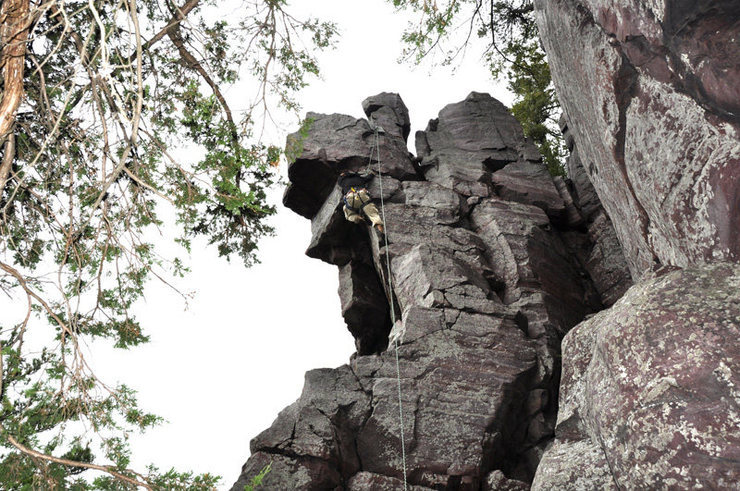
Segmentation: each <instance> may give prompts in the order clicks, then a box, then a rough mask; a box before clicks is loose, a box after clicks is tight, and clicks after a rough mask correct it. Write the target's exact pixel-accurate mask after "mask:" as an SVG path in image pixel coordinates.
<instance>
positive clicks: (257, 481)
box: [244, 464, 272, 491]
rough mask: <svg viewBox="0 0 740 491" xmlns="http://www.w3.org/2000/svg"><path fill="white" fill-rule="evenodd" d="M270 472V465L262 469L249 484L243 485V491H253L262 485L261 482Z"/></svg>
mask: <svg viewBox="0 0 740 491" xmlns="http://www.w3.org/2000/svg"><path fill="white" fill-rule="evenodd" d="M271 470H272V464H267V465H266V466H265V467H263V468H262V470H261V471H259V473H258V474H257V475H256V476H254V477H253V478H252V480H251V481H250V482H249V484H245V485H244V491H254V490H255V489H257V488H258V487H260V486H261V485H262V480H263V479H264V478H265V476H267V474H269V473H270V471H271Z"/></svg>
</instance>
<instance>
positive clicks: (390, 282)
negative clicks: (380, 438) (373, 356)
mask: <svg viewBox="0 0 740 491" xmlns="http://www.w3.org/2000/svg"><path fill="white" fill-rule="evenodd" d="M374 130H375V131H374V132H375V141H374V146H375V149H374V150H375V156H376V158H377V160H378V183H379V185H380V213H381V219H382V220H383V225H384V227H385V233H384V234H383V240H384V241H385V264H386V267H387V274H386V276H387V277H388V295H389V297H390V303H391V322H393V323H395V322H396V308H395V302H394V301H393V280H392V278H391V255H390V251H389V250H388V233H389V231H388V222H386V221H385V201H384V198H383V170H382V168H381V165H380V143H379V138H378V133H379V132H380V131H382V129H381V128H380V127H379V126H377V125H374ZM379 130H380V131H379ZM383 133H385V131H383ZM372 158H373V147H372V146H371V147H370V157H369V158H368V163H367V165H368V167H370V165H371V163H372ZM363 206H364V204H363ZM393 347H394V349H395V352H396V383H397V385H398V419H399V423H400V427H401V463H402V465H403V489H404V491H406V490H407V489H408V484H407V479H406V441H405V439H404V435H403V433H404V432H403V403H402V400H401V365H400V363H399V361H398V337H395V338H394V339H393Z"/></svg>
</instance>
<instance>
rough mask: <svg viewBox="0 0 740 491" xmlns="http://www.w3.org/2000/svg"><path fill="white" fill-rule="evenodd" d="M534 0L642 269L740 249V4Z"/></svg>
mask: <svg viewBox="0 0 740 491" xmlns="http://www.w3.org/2000/svg"><path fill="white" fill-rule="evenodd" d="M534 3H535V8H536V17H537V23H538V26H539V29H540V33H541V35H542V42H543V44H544V46H545V49H546V51H547V54H548V60H549V63H550V68H551V71H552V76H553V82H554V84H555V87H556V89H557V93H558V99H559V100H560V102H561V104H562V106H563V109H564V111H565V113H566V114H567V115H568V122H569V125H570V127H571V129H572V131H573V134H574V137H575V141H576V143H577V144H578V152H579V154H580V155H581V158H582V160H583V162H584V167H585V168H586V170H587V171H588V175H589V178H590V180H591V182H592V183H593V185H594V187H595V189H596V191H597V192H598V194H599V197H600V198H601V202H602V203H603V205H604V208H605V209H606V211H607V213H608V215H609V216H610V218H611V220H612V221H613V223H614V227H615V229H616V232H617V236H618V237H619V242H620V243H621V245H622V247H623V249H624V252H625V255H626V259H627V262H628V264H629V267H630V270H631V272H632V276H633V278H635V279H639V278H642V277H643V276H644V275H645V274H647V273H649V272H650V271H651V270H653V269H656V268H658V267H660V266H662V265H677V266H686V265H689V264H697V263H703V262H710V261H718V260H731V261H738V260H740V213H738V212H737V210H738V209H739V208H740V137H739V135H740V133H739V131H740V110H739V109H740V106H739V104H740V102H738V101H740V93H739V92H738V90H740V89H738V84H737V80H738V78H740V50H739V49H738V48H737V39H738V37H740V7H739V6H738V3H737V2H736V1H732V0H723V1H709V0H701V1H697V2H689V1H685V0H658V1H653V2H627V1H620V2H611V1H605V0H576V1H574V0H547V1H546V0H535V2H534Z"/></svg>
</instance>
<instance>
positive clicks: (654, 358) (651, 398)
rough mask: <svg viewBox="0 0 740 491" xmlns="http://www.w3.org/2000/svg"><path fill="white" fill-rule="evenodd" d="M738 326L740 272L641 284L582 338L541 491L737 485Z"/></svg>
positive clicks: (705, 270) (572, 353) (572, 346)
mask: <svg viewBox="0 0 740 491" xmlns="http://www.w3.org/2000/svg"><path fill="white" fill-rule="evenodd" d="M738 326H740V265H737V264H731V263H718V264H714V265H709V266H704V267H702V268H691V269H686V270H679V271H674V272H671V273H668V274H665V275H664V276H662V277H659V278H656V279H653V280H650V281H647V282H644V283H642V284H639V285H636V286H634V287H632V288H631V289H630V290H629V291H628V292H627V293H626V294H625V295H624V296H623V297H622V299H620V300H619V301H618V302H617V303H616V304H614V306H613V307H611V308H610V309H609V310H606V311H603V312H600V313H599V314H597V315H595V316H594V317H592V318H591V319H589V320H587V321H585V322H583V323H581V324H580V325H579V326H578V327H576V328H575V329H573V330H572V331H571V332H570V333H569V334H568V335H567V336H566V337H565V339H564V341H563V360H564V364H563V376H562V382H561V389H560V409H559V414H558V424H557V429H556V435H557V440H556V443H555V445H554V446H553V447H552V448H550V449H549V450H548V451H547V452H546V453H545V456H544V459H543V461H542V464H541V466H540V467H539V469H538V471H537V476H536V478H535V486H534V487H535V488H536V489H552V486H555V487H557V488H558V489H582V488H583V487H587V488H602V487H605V486H606V485H607V483H608V486H609V487H618V488H619V489H655V488H659V487H669V488H676V489H730V488H733V487H736V486H737V483H738V482H740V393H738V389H737V388H738V387H740V336H738ZM585 469H587V470H588V472H587V473H585V472H584V470H585ZM579 482H581V483H582V482H585V483H587V485H586V486H580V485H579V484H578V483H579Z"/></svg>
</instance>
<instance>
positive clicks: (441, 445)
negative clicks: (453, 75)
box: [235, 93, 631, 489]
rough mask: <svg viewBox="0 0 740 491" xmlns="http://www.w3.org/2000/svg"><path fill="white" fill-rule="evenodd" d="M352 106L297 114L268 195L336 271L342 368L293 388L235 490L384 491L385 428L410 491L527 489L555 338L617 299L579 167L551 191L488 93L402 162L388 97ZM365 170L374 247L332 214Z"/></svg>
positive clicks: (619, 281)
mask: <svg viewBox="0 0 740 491" xmlns="http://www.w3.org/2000/svg"><path fill="white" fill-rule="evenodd" d="M363 107H364V109H365V112H366V114H367V115H368V118H369V119H368V120H364V119H361V120H356V119H354V118H351V117H349V116H343V115H321V114H312V113H309V115H308V119H309V120H310V121H311V123H310V125H309V126H308V130H307V131H305V132H303V133H298V134H295V135H292V136H291V137H290V138H289V140H290V144H289V146H291V147H299V148H300V153H299V154H297V158H296V160H295V161H294V162H293V163H292V164H291V165H290V168H289V177H290V180H291V184H290V186H289V187H288V189H287V190H286V193H285V198H284V203H285V205H286V206H288V207H289V208H291V209H293V210H294V211H296V212H297V213H300V214H301V215H303V216H305V217H307V218H310V219H311V222H312V231H313V237H312V240H311V243H310V245H309V247H308V250H307V254H308V255H309V256H311V257H315V258H318V259H321V260H323V261H326V262H329V263H331V264H335V265H337V266H338V269H339V295H340V298H341V303H342V313H343V316H344V319H345V321H346V322H347V327H348V328H349V330H350V332H352V333H353V335H354V336H355V339H356V344H357V354H356V355H355V356H354V357H353V359H352V360H351V362H350V364H348V365H345V366H343V367H340V368H338V369H334V370H317V371H313V372H309V373H308V374H307V375H306V386H305V388H304V392H303V394H302V395H301V397H300V399H299V400H298V401H297V402H296V403H295V404H293V405H292V406H290V407H288V408H287V409H285V410H284V411H283V412H282V413H281V414H280V415H279V416H278V418H277V420H276V421H275V423H274V424H273V426H272V427H271V428H270V429H268V430H266V431H265V432H263V433H262V434H261V435H259V436H258V437H256V438H255V439H254V440H253V441H252V445H251V447H252V457H251V458H250V459H249V461H248V462H247V464H246V465H245V467H244V470H243V474H242V478H240V480H239V481H238V482H237V484H236V485H235V489H238V488H239V487H240V486H241V485H243V483H245V482H247V479H248V477H249V476H250V475H253V474H254V473H255V472H256V471H258V470H259V469H260V468H261V467H262V466H264V465H265V464H267V463H268V462H272V469H273V470H272V472H271V473H270V474H269V475H268V478H267V480H266V481H265V483H266V486H267V487H268V488H271V489H334V488H337V489H368V488H373V489H396V488H398V486H399V483H400V482H401V481H399V479H401V478H402V462H401V431H403V435H404V440H405V445H406V448H405V450H406V454H407V455H406V458H407V468H408V480H409V483H411V484H412V485H414V486H417V487H418V488H419V489H421V488H431V489H443V488H444V489H480V488H481V487H482V488H484V489H499V488H501V486H511V487H515V488H519V487H521V488H526V487H528V485H529V483H530V482H531V481H532V479H533V477H534V475H535V471H536V469H537V466H538V463H539V461H540V458H541V456H542V454H543V452H544V450H545V448H546V447H547V446H548V445H549V444H550V443H551V442H552V440H553V438H554V427H555V422H556V415H557V399H558V383H559V380H560V357H561V354H560V342H561V339H562V337H563V335H564V334H565V333H566V332H568V331H569V330H570V329H571V328H572V327H573V326H575V325H576V324H578V323H579V322H580V321H582V320H583V319H584V318H585V317H586V316H588V315H589V314H593V313H595V312H598V311H600V310H602V309H603V308H604V307H606V306H609V305H611V304H612V303H614V301H615V300H616V299H617V298H619V297H620V296H621V295H622V294H623V293H624V291H625V290H626V289H627V288H628V287H629V286H630V285H631V279H630V276H629V273H628V269H627V263H626V261H625V259H624V257H623V255H622V252H621V248H620V247H619V244H618V242H617V240H616V234H615V232H614V229H613V228H612V226H611V222H610V221H609V219H608V218H607V217H606V214H605V212H604V211H603V208H602V207H601V205H600V203H599V201H598V198H597V197H596V195H595V193H594V192H593V190H592V188H586V187H585V186H586V183H587V182H588V180H587V179H586V178H584V177H583V176H582V174H583V171H582V167H577V165H576V163H575V160H574V163H573V169H574V170H573V171H572V175H573V176H579V177H578V179H577V180H573V182H566V181H564V180H563V179H561V178H552V177H551V176H550V175H549V174H548V173H547V171H546V169H545V167H544V166H543V165H542V163H541V157H540V155H539V153H538V152H537V150H536V149H535V147H534V146H533V145H532V144H531V143H530V142H528V141H526V140H525V139H524V137H523V135H522V130H521V128H520V126H519V124H518V123H517V122H516V120H515V119H514V118H513V117H512V116H511V114H510V113H509V111H508V110H507V108H505V107H504V106H503V105H502V104H501V103H499V102H498V101H496V100H494V99H493V98H491V97H490V96H488V95H487V94H479V93H472V94H470V96H468V98H466V99H465V100H464V101H462V102H459V103H457V104H451V105H449V106H447V107H445V108H444V109H442V111H440V113H439V117H438V118H437V119H435V120H432V121H430V122H429V125H428V127H427V129H426V131H423V132H419V133H418V134H417V135H416V137H415V140H416V150H417V156H413V155H411V154H409V153H408V151H407V150H406V137H407V135H408V131H409V130H408V128H409V120H408V112H407V111H406V109H405V106H404V105H403V102H402V101H401V99H400V98H399V97H398V96H397V95H395V94H379V95H377V96H374V97H371V98H369V99H367V100H366V101H365V102H364V103H363ZM376 129H379V131H377V132H376ZM376 135H377V136H376ZM376 138H377V145H375V144H376ZM374 146H377V149H378V151H372V155H371V149H372V148H374ZM378 156H379V159H378ZM368 165H369V166H370V168H372V169H375V170H377V169H378V166H379V168H380V171H381V176H382V182H381V177H376V178H375V179H374V180H373V182H372V185H371V187H370V193H371V194H372V195H373V196H374V197H375V198H376V201H377V200H379V199H380V197H381V189H380V188H381V184H382V189H383V190H382V194H383V200H384V204H385V206H384V212H385V222H386V236H387V239H388V245H387V247H386V245H385V242H384V241H383V240H381V239H382V237H380V236H379V235H378V234H377V232H375V231H374V230H372V229H370V228H369V227H367V226H358V225H355V224H352V223H350V222H348V221H346V220H345V219H344V216H343V213H342V200H341V193H340V191H339V189H338V188H337V187H336V178H337V174H338V173H339V172H340V171H341V170H343V169H359V168H366V167H367V166H368ZM578 169H580V170H578ZM387 258H390V263H391V264H390V266H391V268H390V270H391V276H392V278H391V280H392V281H391V283H390V284H391V285H392V289H389V282H388V278H387V277H386V273H385V272H386V271H387V269H386V268H387V264H386V261H387ZM390 302H394V307H395V308H394V310H395V313H396V318H397V320H398V321H400V322H398V323H396V328H395V329H396V330H399V331H401V333H402V337H401V338H400V343H399V349H398V362H399V369H400V394H401V400H402V404H403V406H402V409H403V411H404V415H405V420H404V427H403V429H401V427H400V420H399V407H398V397H399V387H398V385H397V378H396V375H397V374H396V359H395V356H396V355H395V351H394V349H392V347H391V349H387V346H388V336H389V332H390V330H391V327H392V324H393V323H392V322H391V316H390V310H391V309H390ZM401 326H402V327H401Z"/></svg>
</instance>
